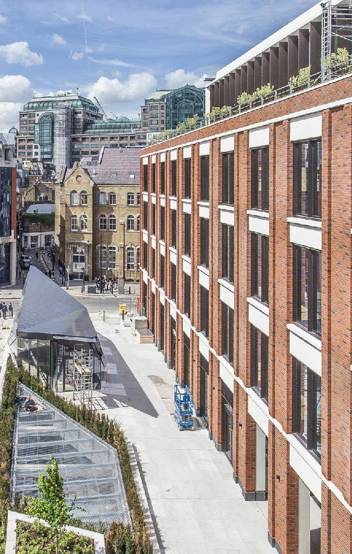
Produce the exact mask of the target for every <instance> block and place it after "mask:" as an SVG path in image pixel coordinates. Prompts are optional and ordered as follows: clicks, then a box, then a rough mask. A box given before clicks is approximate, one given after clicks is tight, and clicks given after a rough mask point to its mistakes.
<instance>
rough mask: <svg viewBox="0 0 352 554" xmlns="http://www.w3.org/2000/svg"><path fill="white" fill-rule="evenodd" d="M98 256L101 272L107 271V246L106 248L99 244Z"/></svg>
mask: <svg viewBox="0 0 352 554" xmlns="http://www.w3.org/2000/svg"><path fill="white" fill-rule="evenodd" d="M97 254H98V268H99V269H100V270H102V269H106V246H104V245H103V244H98V246H97Z"/></svg>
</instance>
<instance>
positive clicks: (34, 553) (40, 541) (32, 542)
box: [16, 521, 95, 554]
mask: <svg viewBox="0 0 352 554" xmlns="http://www.w3.org/2000/svg"><path fill="white" fill-rule="evenodd" d="M16 535H17V550H16V552H17V554H43V553H44V552H45V554H55V553H56V543H55V540H54V539H53V536H52V533H51V529H50V528H49V527H44V526H43V525H41V524H40V523H39V522H34V523H27V522H24V521H18V522H17V525H16ZM58 549H59V550H58V552H60V554H65V553H67V554H69V553H71V552H74V553H75V554H94V552H95V548H94V544H93V541H92V539H90V538H88V537H81V536H79V535H76V534H75V533H73V532H72V531H66V532H63V533H62V534H61V535H60V537H59V542H58Z"/></svg>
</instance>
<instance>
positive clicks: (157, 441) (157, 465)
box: [92, 314, 274, 554]
mask: <svg viewBox="0 0 352 554" xmlns="http://www.w3.org/2000/svg"><path fill="white" fill-rule="evenodd" d="M92 318H93V322H94V324H95V326H96V329H97V331H98V332H99V333H101V335H102V346H103V350H104V357H105V369H104V375H103V377H104V383H103V389H102V393H103V395H104V396H103V399H104V403H105V405H106V408H107V411H108V413H109V415H110V416H113V417H114V418H116V420H117V421H119V422H120V423H121V425H122V426H123V428H124V429H125V431H126V435H127V437H128V439H129V440H130V441H131V442H132V443H133V444H134V445H135V447H136V449H137V452H138V457H139V459H140V462H141V466H142V469H143V473H144V480H145V483H146V488H147V494H148V496H149V500H150V504H151V506H152V510H153V512H154V516H155V519H156V522H157V526H158V529H159V533H160V537H161V541H162V551H164V552H166V553H172V554H181V553H182V554H198V553H201V554H208V553H209V554H235V553H236V554H239V553H240V554H264V553H269V552H271V553H273V552H274V551H273V549H272V548H271V547H270V546H269V544H268V541H267V523H266V510H267V504H266V503H265V502H262V503H260V502H245V501H244V500H243V497H242V494H241V492H240V488H239V486H238V485H236V484H235V483H234V481H233V478H232V469H231V466H230V464H229V462H228V460H227V459H226V457H225V456H224V454H223V453H221V452H218V451H217V450H216V449H215V447H214V445H213V443H212V442H211V441H210V440H209V438H208V433H207V431H206V430H204V429H199V430H196V431H184V432H180V431H178V429H177V426H176V424H175V422H174V419H173V416H172V413H173V401H172V392H173V382H174V372H173V371H171V370H169V369H167V367H166V365H165V363H164V361H163V358H162V355H161V354H160V353H158V352H157V350H156V348H155V347H154V346H153V345H139V344H138V343H137V340H136V338H135V337H133V336H132V334H131V329H130V328H124V327H122V325H121V324H120V325H117V319H108V320H107V321H106V322H103V321H102V317H101V315H99V314H92ZM116 328H118V333H116ZM115 406H116V407H115Z"/></svg>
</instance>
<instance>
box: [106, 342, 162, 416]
mask: <svg viewBox="0 0 352 554" xmlns="http://www.w3.org/2000/svg"><path fill="white" fill-rule="evenodd" d="M99 341H100V344H101V347H102V350H103V362H104V365H103V368H102V380H101V392H102V393H103V394H104V395H106V397H104V398H103V400H104V403H105V404H106V406H107V407H108V408H109V409H112V408H118V407H123V406H129V407H131V408H134V409H135V410H138V411H140V412H143V413H145V414H147V415H149V416H151V417H158V415H159V414H158V412H157V411H156V410H155V408H154V406H153V404H152V403H151V402H150V400H149V398H148V396H147V395H146V394H145V392H144V390H143V389H142V387H141V386H140V384H139V383H138V381H137V379H136V378H135V376H134V375H133V373H132V371H131V369H130V368H129V366H128V365H127V364H126V362H125V360H124V358H123V357H122V356H121V354H120V352H119V351H118V350H117V348H116V346H115V345H114V344H113V343H112V342H111V341H110V340H109V339H107V338H106V337H104V336H103V335H100V334H99Z"/></svg>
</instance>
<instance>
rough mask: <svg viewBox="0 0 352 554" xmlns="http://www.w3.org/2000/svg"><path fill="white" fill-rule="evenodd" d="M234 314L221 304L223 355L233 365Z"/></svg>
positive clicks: (225, 305)
mask: <svg viewBox="0 0 352 554" xmlns="http://www.w3.org/2000/svg"><path fill="white" fill-rule="evenodd" d="M233 333H234V312H233V310H232V309H231V308H230V307H229V306H227V304H224V302H221V353H222V355H223V356H225V358H226V359H227V360H228V361H229V362H230V363H231V364H232V362H233V343H234V334H233Z"/></svg>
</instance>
